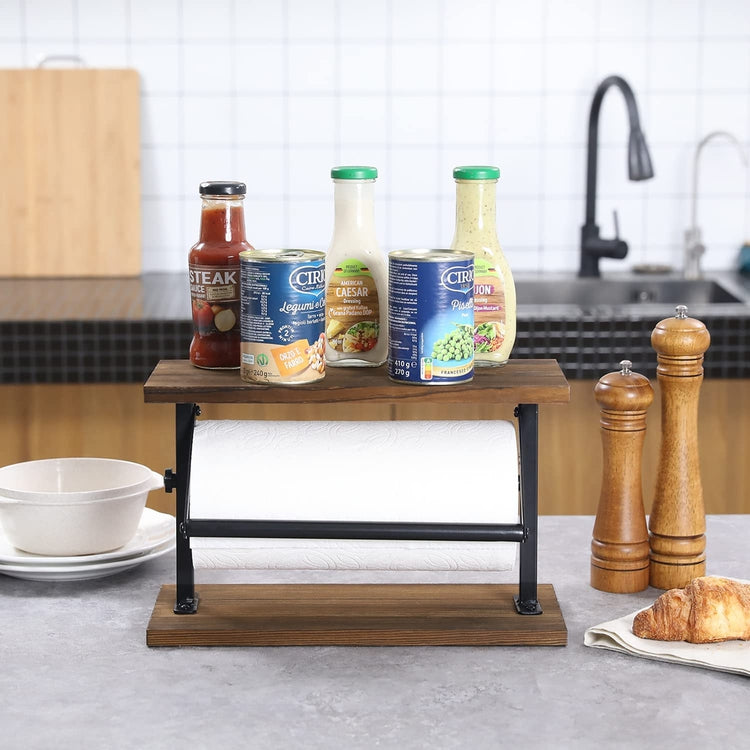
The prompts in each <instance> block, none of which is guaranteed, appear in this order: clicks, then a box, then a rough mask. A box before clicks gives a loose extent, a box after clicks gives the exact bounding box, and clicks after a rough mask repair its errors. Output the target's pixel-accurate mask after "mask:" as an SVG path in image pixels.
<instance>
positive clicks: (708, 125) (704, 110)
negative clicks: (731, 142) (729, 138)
mask: <svg viewBox="0 0 750 750" xmlns="http://www.w3.org/2000/svg"><path fill="white" fill-rule="evenodd" d="M749 111H750V97H748V95H747V93H744V94H739V95H738V94H714V93H704V94H702V95H701V96H700V97H699V99H698V133H699V136H700V137H701V138H702V137H703V136H704V135H706V133H710V132H711V131H712V130H729V131H730V132H732V133H734V134H735V135H736V136H737V137H738V138H743V134H744V140H745V141H747V139H748V133H750V116H749V114H748V113H749Z"/></svg>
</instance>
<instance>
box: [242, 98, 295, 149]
mask: <svg viewBox="0 0 750 750" xmlns="http://www.w3.org/2000/svg"><path fill="white" fill-rule="evenodd" d="M286 110H287V105H286V104H285V102H284V97H283V96H282V95H281V94H242V95H241V96H239V97H237V99H236V100H235V116H236V118H237V120H236V124H235V131H236V133H237V142H238V143H239V144H240V145H242V146H253V147H255V148H265V147H267V146H282V145H283V144H284V143H285V139H286V138H287V137H288V136H287V132H286V127H287V124H288V122H289V117H288V115H287V114H286Z"/></svg>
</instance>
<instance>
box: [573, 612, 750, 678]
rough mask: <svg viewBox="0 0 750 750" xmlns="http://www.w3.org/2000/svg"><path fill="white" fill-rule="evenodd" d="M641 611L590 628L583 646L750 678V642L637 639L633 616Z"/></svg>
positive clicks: (585, 635) (584, 638)
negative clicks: (634, 631) (688, 641)
mask: <svg viewBox="0 0 750 750" xmlns="http://www.w3.org/2000/svg"><path fill="white" fill-rule="evenodd" d="M640 611H641V610H638V611H637V612H633V613H631V614H629V615H625V617H620V618H619V619H617V620H610V621H609V622H603V623H602V624H601V625H596V626H595V627H593V628H589V629H588V630H587V631H586V632H585V633H584V635H583V643H584V645H585V646H591V647H593V648H606V649H611V650H612V651H619V652H621V653H624V654H630V655H631V656H639V657H641V658H643V659H655V660H656V661H667V662H672V663H674V664H686V665H688V666H691V667H702V668H703V669H715V670H718V671H720V672H733V673H735V674H741V675H745V676H746V677H750V641H722V642H721V643H687V642H686V641H652V640H649V639H647V638H638V637H637V636H635V635H633V618H634V617H635V616H636V615H637V614H638V612H640Z"/></svg>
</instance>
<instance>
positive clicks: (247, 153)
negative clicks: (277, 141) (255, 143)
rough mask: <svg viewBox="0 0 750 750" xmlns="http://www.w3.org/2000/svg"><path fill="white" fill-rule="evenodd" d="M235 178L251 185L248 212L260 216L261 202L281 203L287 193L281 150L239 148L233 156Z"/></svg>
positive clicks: (248, 191)
mask: <svg viewBox="0 0 750 750" xmlns="http://www.w3.org/2000/svg"><path fill="white" fill-rule="evenodd" d="M232 158H233V163H232V170H231V171H232V174H235V175H237V179H238V180H242V181H243V182H244V183H245V184H246V185H247V200H246V204H247V206H246V209H245V211H246V212H250V211H252V212H256V208H255V205H256V202H257V200H258V199H266V198H267V199H273V200H275V201H280V200H281V199H282V198H283V197H284V194H285V192H286V172H285V170H284V151H283V149H281V148H269V147H267V146H265V147H255V148H250V147H246V146H239V147H238V148H237V149H235V150H234V151H233V152H232Z"/></svg>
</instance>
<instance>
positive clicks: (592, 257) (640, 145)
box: [578, 76, 654, 276]
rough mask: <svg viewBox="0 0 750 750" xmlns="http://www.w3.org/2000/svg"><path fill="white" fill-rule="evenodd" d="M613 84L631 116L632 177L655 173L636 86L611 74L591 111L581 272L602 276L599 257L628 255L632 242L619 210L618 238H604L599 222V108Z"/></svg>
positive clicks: (630, 169)
mask: <svg viewBox="0 0 750 750" xmlns="http://www.w3.org/2000/svg"><path fill="white" fill-rule="evenodd" d="M611 86H617V88H619V89H620V91H622V94H623V96H624V97H625V104H627V107H628V119H629V120H630V140H629V142H628V177H629V178H630V179H631V180H648V179H650V178H651V177H653V176H654V168H653V167H652V166H651V156H650V155H649V153H648V147H647V146H646V138H645V137H644V135H643V131H642V130H641V122H640V119H639V117H638V105H637V104H636V103H635V95H634V94H633V89H631V88H630V85H629V84H628V82H627V81H626V80H625V79H624V78H621V77H620V76H609V77H608V78H605V79H604V80H603V81H602V82H601V83H600V84H599V86H598V87H597V89H596V92H595V93H594V99H593V101H592V102H591V112H590V113H589V142H588V154H587V162H586V223H585V224H584V225H583V226H582V227H581V268H580V270H579V272H578V275H579V276H600V273H599V258H624V257H625V256H626V255H627V254H628V245H627V243H626V242H625V241H624V240H621V239H620V238H619V236H618V235H619V228H618V226H617V214H616V213H615V238H614V239H611V240H604V239H602V238H601V237H600V236H599V227H598V226H597V225H596V157H597V150H598V143H599V111H600V110H601V107H602V99H603V98H604V94H605V93H606V92H607V90H608V89H609V88H610V87H611Z"/></svg>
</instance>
